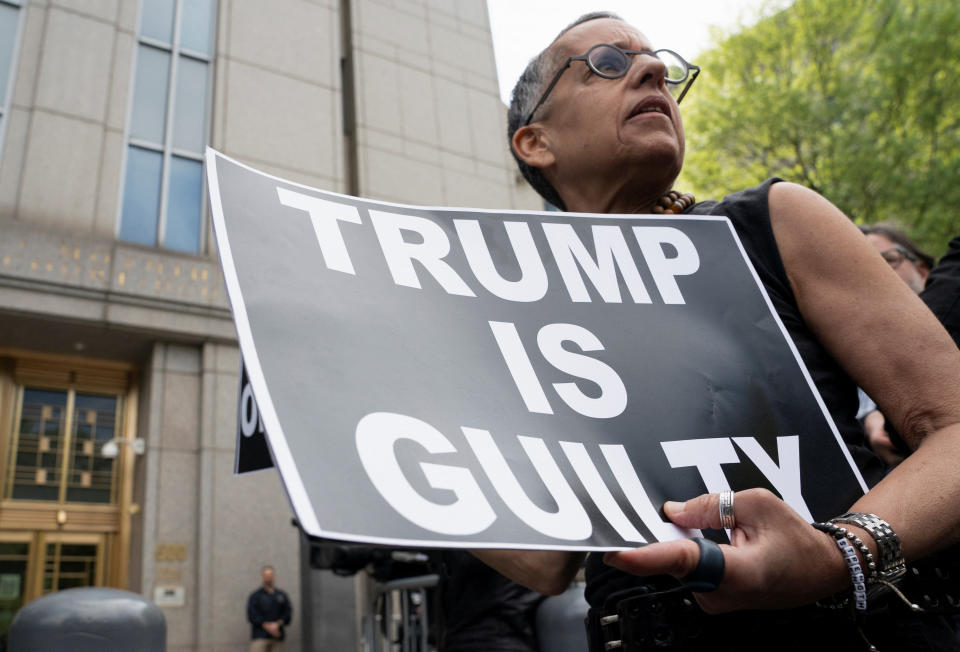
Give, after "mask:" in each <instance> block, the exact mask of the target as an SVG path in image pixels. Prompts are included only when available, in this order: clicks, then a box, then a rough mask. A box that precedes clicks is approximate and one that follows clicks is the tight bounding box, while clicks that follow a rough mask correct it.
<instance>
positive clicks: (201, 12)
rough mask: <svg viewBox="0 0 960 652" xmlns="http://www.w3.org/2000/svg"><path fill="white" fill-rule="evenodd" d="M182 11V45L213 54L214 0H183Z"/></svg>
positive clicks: (189, 48) (188, 48)
mask: <svg viewBox="0 0 960 652" xmlns="http://www.w3.org/2000/svg"><path fill="white" fill-rule="evenodd" d="M180 12H181V13H180V47H181V48H185V49H187V50H194V51H195V52H203V53H204V54H212V53H213V48H212V47H211V45H212V43H213V0H183V8H182V9H181V10H180Z"/></svg>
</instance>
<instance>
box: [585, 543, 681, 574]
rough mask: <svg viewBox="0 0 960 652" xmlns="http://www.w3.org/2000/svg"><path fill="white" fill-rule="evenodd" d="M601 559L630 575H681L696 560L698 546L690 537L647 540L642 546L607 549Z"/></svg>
mask: <svg viewBox="0 0 960 652" xmlns="http://www.w3.org/2000/svg"><path fill="white" fill-rule="evenodd" d="M603 561H604V562H605V563H607V564H609V565H611V566H613V567H614V568H618V569H620V570H622V571H623V572H625V573H631V574H633V575H664V574H666V575H673V576H674V577H684V576H686V575H689V574H690V573H692V572H693V569H694V568H696V567H697V563H699V561H700V548H699V547H698V546H697V544H695V543H694V542H693V541H691V540H690V539H678V540H676V541H666V542H664V543H651V544H649V545H646V546H643V547H642V548H635V549H633V550H624V551H622V552H608V553H607V554H606V555H604V557H603Z"/></svg>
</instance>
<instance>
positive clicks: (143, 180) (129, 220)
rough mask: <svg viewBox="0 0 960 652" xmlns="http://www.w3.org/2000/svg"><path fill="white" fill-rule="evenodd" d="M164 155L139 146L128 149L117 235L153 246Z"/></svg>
mask: <svg viewBox="0 0 960 652" xmlns="http://www.w3.org/2000/svg"><path fill="white" fill-rule="evenodd" d="M162 170H163V156H162V155H161V154H160V153H159V152H151V151H150V150H146V149H143V148H141V147H133V146H132V145H131V146H130V147H129V148H128V149H127V178H126V182H125V183H124V186H123V215H122V216H121V218H120V239H121V240H128V241H130V242H137V243H139V244H145V245H150V246H155V245H156V244H157V219H158V216H159V214H160V174H161V172H162Z"/></svg>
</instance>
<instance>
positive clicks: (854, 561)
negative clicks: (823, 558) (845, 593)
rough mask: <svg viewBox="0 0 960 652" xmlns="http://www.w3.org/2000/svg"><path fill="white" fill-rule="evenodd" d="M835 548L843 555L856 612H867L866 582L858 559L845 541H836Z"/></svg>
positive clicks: (854, 551)
mask: <svg viewBox="0 0 960 652" xmlns="http://www.w3.org/2000/svg"><path fill="white" fill-rule="evenodd" d="M837 547H838V548H840V552H842V553H843V560H844V561H845V562H847V568H848V569H849V570H850V581H851V583H852V584H853V603H854V606H855V607H856V609H857V611H866V610H867V581H866V578H865V577H864V576H863V569H861V568H860V558H859V557H857V551H856V550H854V549H853V546H852V545H850V542H849V541H847V540H846V539H837Z"/></svg>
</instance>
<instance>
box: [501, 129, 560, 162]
mask: <svg viewBox="0 0 960 652" xmlns="http://www.w3.org/2000/svg"><path fill="white" fill-rule="evenodd" d="M511 144H512V145H513V151H514V152H516V153H517V157H518V158H519V159H520V160H521V161H523V162H524V163H526V164H527V165H529V166H530V167H534V168H540V169H544V168H548V167H550V166H551V165H553V164H554V163H555V162H556V158H555V157H554V155H553V151H552V150H551V149H550V143H549V138H548V137H547V135H546V134H545V133H544V129H543V127H542V126H541V125H539V124H537V123H533V124H532V125H527V126H525V127H520V128H519V129H517V130H516V131H515V132H514V133H513V139H512V140H511Z"/></svg>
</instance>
